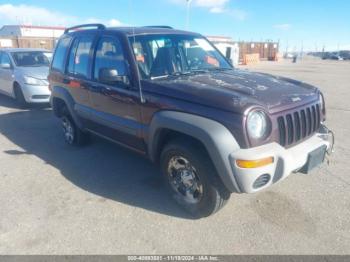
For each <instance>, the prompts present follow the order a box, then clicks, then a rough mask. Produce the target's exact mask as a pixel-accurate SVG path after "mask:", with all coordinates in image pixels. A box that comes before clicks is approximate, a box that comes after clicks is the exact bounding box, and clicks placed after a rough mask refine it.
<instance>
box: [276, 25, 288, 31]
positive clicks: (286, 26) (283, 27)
mask: <svg viewBox="0 0 350 262" xmlns="http://www.w3.org/2000/svg"><path fill="white" fill-rule="evenodd" d="M273 27H274V28H276V29H279V30H284V31H287V30H289V29H291V27H292V25H291V24H277V25H274V26H273Z"/></svg>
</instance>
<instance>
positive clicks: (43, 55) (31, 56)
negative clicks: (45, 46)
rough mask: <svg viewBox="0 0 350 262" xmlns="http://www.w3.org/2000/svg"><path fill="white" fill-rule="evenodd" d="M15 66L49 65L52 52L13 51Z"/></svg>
mask: <svg viewBox="0 0 350 262" xmlns="http://www.w3.org/2000/svg"><path fill="white" fill-rule="evenodd" d="M12 57H13V60H15V63H16V65H17V66H49V65H50V61H51V57H52V53H51V52H43V51H26V52H13V53H12Z"/></svg>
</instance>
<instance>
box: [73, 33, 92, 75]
mask: <svg viewBox="0 0 350 262" xmlns="http://www.w3.org/2000/svg"><path fill="white" fill-rule="evenodd" d="M92 42H93V37H92V36H84V37H81V38H78V39H76V40H75V41H74V43H73V46H72V48H71V50H70V54H69V60H68V72H69V73H71V74H74V75H78V76H82V77H88V75H89V58H90V50H91V47H92Z"/></svg>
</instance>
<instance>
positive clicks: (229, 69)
mask: <svg viewBox="0 0 350 262" xmlns="http://www.w3.org/2000/svg"><path fill="white" fill-rule="evenodd" d="M208 70H209V71H220V72H222V71H231V70H233V68H223V67H214V68H209V69H208Z"/></svg>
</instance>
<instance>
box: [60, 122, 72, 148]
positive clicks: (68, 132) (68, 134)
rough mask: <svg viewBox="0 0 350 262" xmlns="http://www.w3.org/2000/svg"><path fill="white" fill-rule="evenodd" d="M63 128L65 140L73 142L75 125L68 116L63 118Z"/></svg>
mask: <svg viewBox="0 0 350 262" xmlns="http://www.w3.org/2000/svg"><path fill="white" fill-rule="evenodd" d="M62 128H63V134H64V138H65V140H66V141H67V142H68V143H69V144H73V141H74V127H73V125H72V123H71V121H69V119H68V118H67V117H63V118H62Z"/></svg>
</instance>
